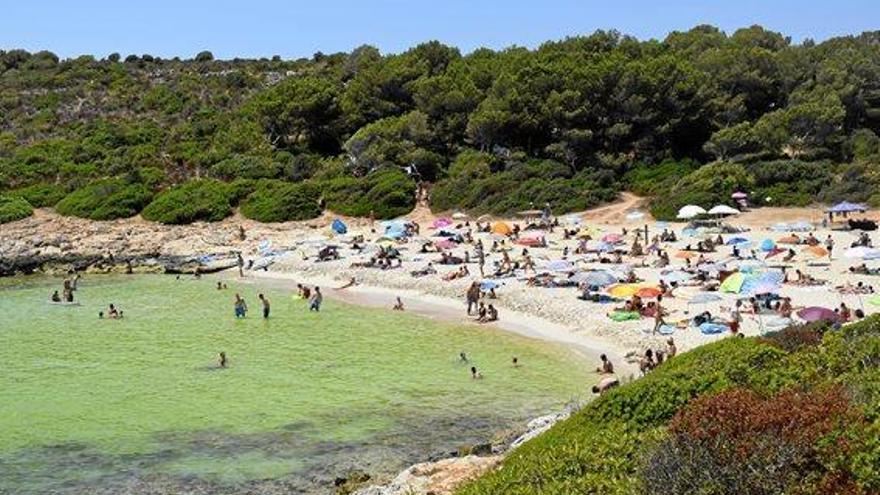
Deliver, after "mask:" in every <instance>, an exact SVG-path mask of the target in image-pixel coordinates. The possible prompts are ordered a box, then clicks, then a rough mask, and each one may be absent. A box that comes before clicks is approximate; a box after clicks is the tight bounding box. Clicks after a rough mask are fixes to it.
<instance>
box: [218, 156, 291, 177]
mask: <svg viewBox="0 0 880 495" xmlns="http://www.w3.org/2000/svg"><path fill="white" fill-rule="evenodd" d="M280 173H281V165H280V164H278V163H275V162H274V161H273V160H272V159H271V158H269V157H265V156H250V155H236V156H233V157H231V158H227V159H225V160H222V161H220V162H218V163H215V164H214V165H212V166H211V175H212V176H214V177H216V178H218V179H222V180H233V179H272V178H275V177H278V176H279V174H280Z"/></svg>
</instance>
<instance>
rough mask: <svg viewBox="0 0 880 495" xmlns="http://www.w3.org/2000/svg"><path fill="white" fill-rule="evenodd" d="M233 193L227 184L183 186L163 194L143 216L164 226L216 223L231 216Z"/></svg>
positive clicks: (208, 182)
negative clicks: (203, 222) (197, 222)
mask: <svg viewBox="0 0 880 495" xmlns="http://www.w3.org/2000/svg"><path fill="white" fill-rule="evenodd" d="M233 193H234V190H233V188H232V187H230V185H229V184H225V183H223V182H220V181H217V180H213V179H206V180H194V181H190V182H184V183H183V184H180V185H178V186H174V187H172V188H170V189H166V190H165V191H162V192H161V193H160V194H159V195H157V196H156V198H155V199H154V200H153V202H152V203H150V204H149V205H147V207H146V208H144V211H143V212H142V215H143V217H144V218H146V219H147V220H152V221H154V222H160V223H167V224H185V223H192V222H196V221H207V222H217V221H220V220H223V219H224V218H226V217H228V216H229V215H231V214H232V207H233V202H234V199H235V197H234V194H233Z"/></svg>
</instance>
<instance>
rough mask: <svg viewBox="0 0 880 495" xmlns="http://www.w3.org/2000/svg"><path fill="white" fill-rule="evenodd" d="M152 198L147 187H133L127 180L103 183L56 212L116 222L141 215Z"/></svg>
mask: <svg viewBox="0 0 880 495" xmlns="http://www.w3.org/2000/svg"><path fill="white" fill-rule="evenodd" d="M152 197H153V193H152V191H150V189H149V188H147V187H146V186H145V185H143V184H133V183H129V182H127V181H125V180H123V179H103V180H98V181H95V182H91V183H89V184H87V185H86V186H84V187H81V188H79V189H77V190H75V191H73V192H72V193H70V194H68V195H67V196H65V197H64V199H62V200H61V201H59V202H58V204H57V205H56V206H55V209H56V210H57V211H58V213H61V214H62V215H69V216H75V217H81V218H89V219H91V220H112V219H115V218H127V217H131V216H134V215H137V214H138V212H139V211H141V209H143V207H144V206H146V205H147V204H148V203H149V202H150V199H152Z"/></svg>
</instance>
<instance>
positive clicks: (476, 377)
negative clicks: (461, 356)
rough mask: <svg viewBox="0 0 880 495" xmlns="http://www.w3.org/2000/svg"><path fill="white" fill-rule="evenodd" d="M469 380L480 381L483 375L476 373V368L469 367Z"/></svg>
mask: <svg viewBox="0 0 880 495" xmlns="http://www.w3.org/2000/svg"><path fill="white" fill-rule="evenodd" d="M471 378H473V379H474V380H480V379H481V378H483V374H482V373H480V372H479V371H477V367H476V366H471Z"/></svg>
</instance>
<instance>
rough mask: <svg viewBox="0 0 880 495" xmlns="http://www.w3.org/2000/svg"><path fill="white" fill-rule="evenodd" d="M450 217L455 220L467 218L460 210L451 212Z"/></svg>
mask: <svg viewBox="0 0 880 495" xmlns="http://www.w3.org/2000/svg"><path fill="white" fill-rule="evenodd" d="M452 218H453V219H455V220H467V219H468V216H467V213H462V212H460V211H457V212H455V213H453V214H452Z"/></svg>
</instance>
